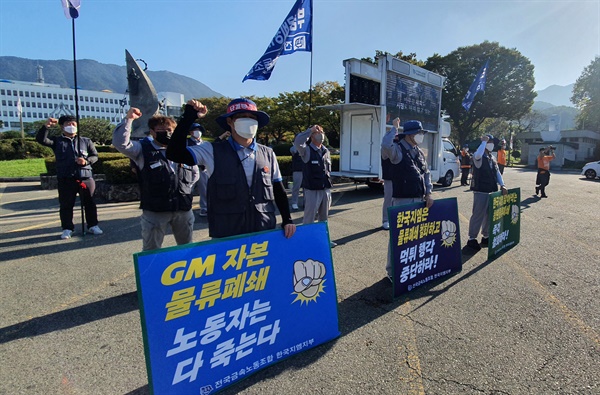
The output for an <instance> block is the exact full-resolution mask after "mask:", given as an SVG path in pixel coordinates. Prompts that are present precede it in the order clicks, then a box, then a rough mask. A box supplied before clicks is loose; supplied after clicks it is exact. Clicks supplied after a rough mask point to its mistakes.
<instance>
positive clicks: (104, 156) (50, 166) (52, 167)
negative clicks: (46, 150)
mask: <svg viewBox="0 0 600 395" xmlns="http://www.w3.org/2000/svg"><path fill="white" fill-rule="evenodd" d="M122 159H127V157H126V156H125V155H123V154H122V153H120V152H98V161H97V162H96V163H94V164H93V165H92V169H93V171H94V173H95V174H106V171H105V169H104V166H105V164H106V163H107V162H111V161H115V160H122ZM127 160H129V159H127ZM44 162H45V164H46V172H47V173H46V174H47V175H50V176H55V175H56V158H55V157H54V156H52V157H50V158H46V159H45V160H44Z"/></svg>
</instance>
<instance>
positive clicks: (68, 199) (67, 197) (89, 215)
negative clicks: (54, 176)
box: [57, 178, 98, 230]
mask: <svg viewBox="0 0 600 395" xmlns="http://www.w3.org/2000/svg"><path fill="white" fill-rule="evenodd" d="M57 181H58V202H59V204H60V224H61V226H62V228H63V230H64V229H69V230H75V226H74V225H73V207H74V206H75V198H76V197H77V194H78V193H79V194H80V198H81V200H82V202H83V208H84V210H85V222H87V225H88V229H89V228H91V227H92V226H96V225H98V210H97V208H96V203H95V202H94V198H93V197H92V196H93V195H94V190H95V189H96V181H94V179H93V178H88V179H87V180H83V183H84V184H85V186H86V188H81V187H80V186H79V183H78V182H77V180H76V179H74V178H59V179H58V180H57Z"/></svg>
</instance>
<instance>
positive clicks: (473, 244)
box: [467, 239, 481, 251]
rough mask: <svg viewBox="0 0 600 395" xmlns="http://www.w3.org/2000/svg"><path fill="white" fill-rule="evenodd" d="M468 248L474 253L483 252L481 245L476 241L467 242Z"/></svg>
mask: <svg viewBox="0 0 600 395" xmlns="http://www.w3.org/2000/svg"><path fill="white" fill-rule="evenodd" d="M467 247H469V248H470V249H472V250H474V251H479V250H481V246H480V245H479V243H478V242H477V240H476V239H471V240H469V241H467Z"/></svg>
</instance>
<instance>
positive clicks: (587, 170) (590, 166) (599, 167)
mask: <svg viewBox="0 0 600 395" xmlns="http://www.w3.org/2000/svg"><path fill="white" fill-rule="evenodd" d="M581 175H582V176H585V178H587V179H589V180H593V179H595V178H597V177H600V161H596V162H590V163H586V164H585V166H583V169H581Z"/></svg>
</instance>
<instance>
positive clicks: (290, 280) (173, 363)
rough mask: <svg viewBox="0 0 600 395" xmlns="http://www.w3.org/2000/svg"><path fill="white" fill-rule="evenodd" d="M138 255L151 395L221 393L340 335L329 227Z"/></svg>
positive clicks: (322, 225)
mask: <svg viewBox="0 0 600 395" xmlns="http://www.w3.org/2000/svg"><path fill="white" fill-rule="evenodd" d="M134 258H135V271H136V279H137V284H138V295H139V300H140V313H141V320H142V330H143V337H144V347H145V352H146V364H147V370H148V377H149V382H150V388H151V391H152V393H154V394H161V395H162V394H210V393H214V392H216V391H219V390H221V389H223V388H225V387H227V386H229V385H231V384H234V383H236V382H238V381H240V380H242V379H243V378H245V377H247V376H249V375H250V374H252V373H254V372H256V371H258V370H260V369H262V368H265V367H267V366H269V365H272V364H274V363H276V362H278V361H281V360H282V359H284V358H287V357H289V356H292V355H294V354H297V353H299V352H302V351H305V350H308V349H310V348H313V347H315V346H317V345H319V344H322V343H324V342H327V341H329V340H332V339H334V338H336V337H338V336H339V334H340V333H339V329H338V314H337V297H336V287H335V277H334V273H333V264H332V259H331V249H330V246H329V233H328V230H327V224H326V223H315V224H310V225H302V226H299V227H298V228H297V231H296V234H295V235H294V236H293V237H292V238H290V239H286V238H285V237H284V235H283V232H282V231H281V230H273V231H267V232H260V233H253V234H249V235H243V236H236V237H231V238H227V239H219V240H211V241H207V242H202V243H195V244H188V245H185V246H180V247H171V248H165V249H162V250H156V251H149V252H143V253H138V254H135V256H134Z"/></svg>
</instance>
